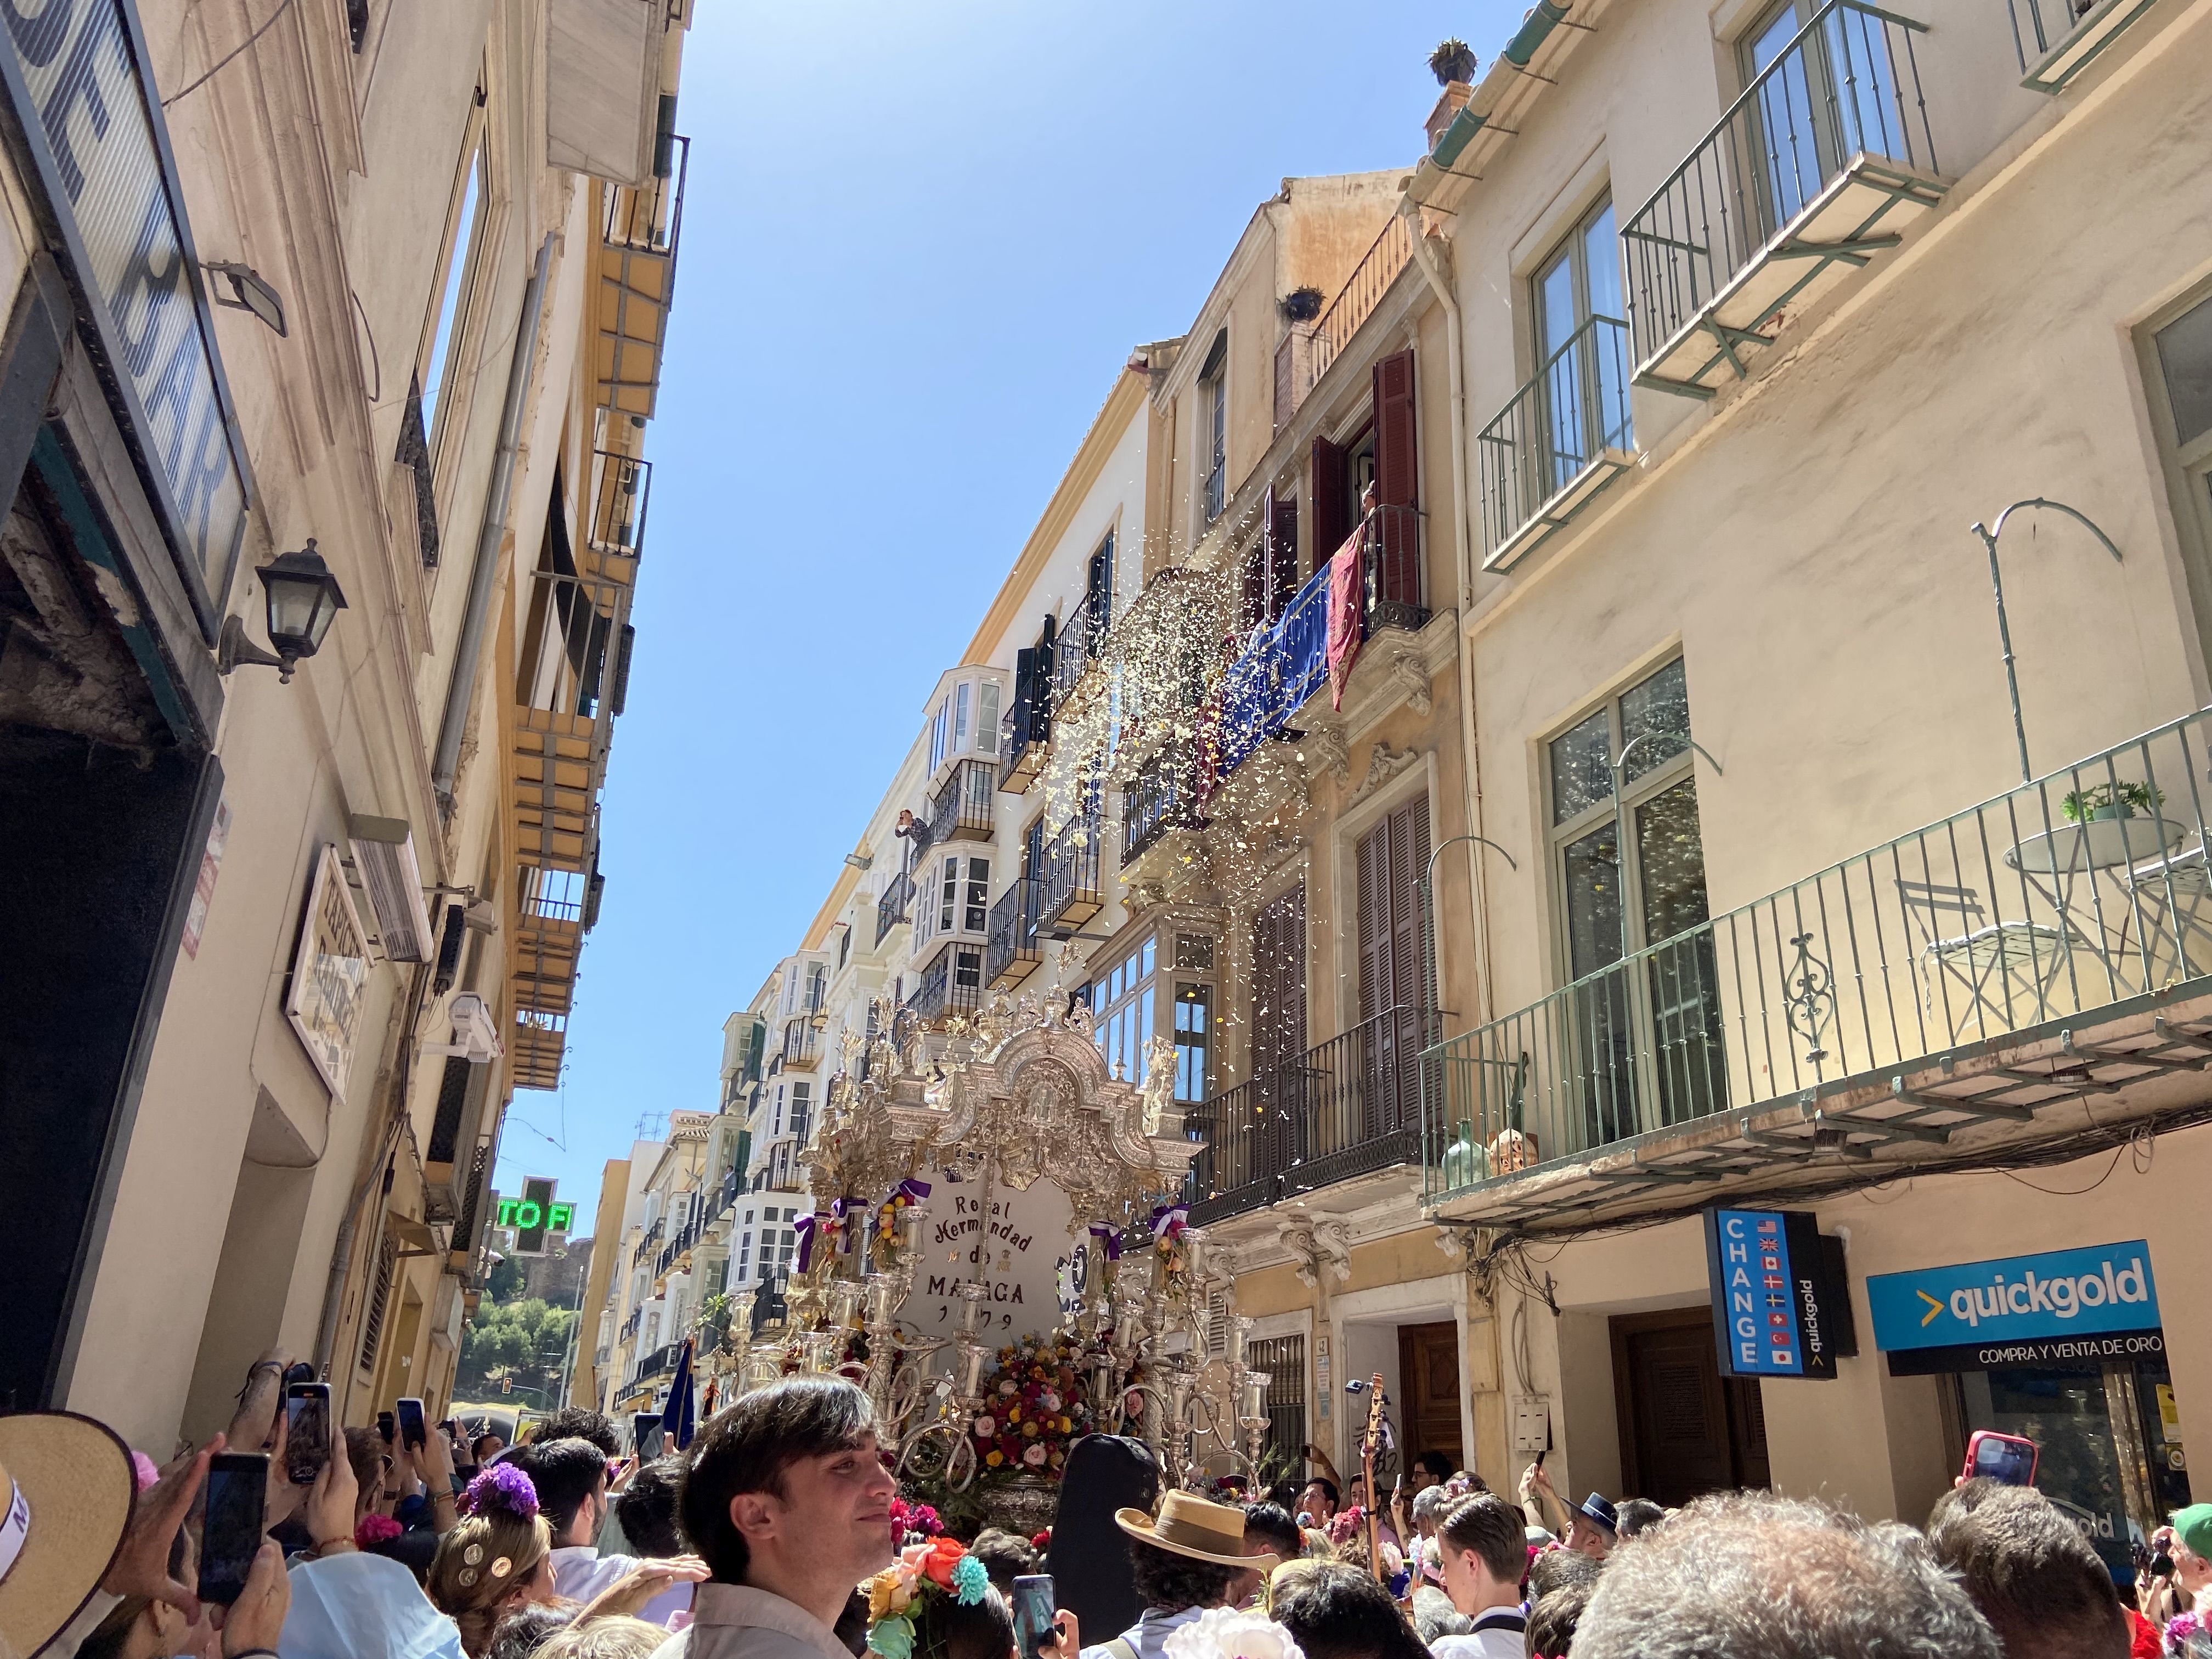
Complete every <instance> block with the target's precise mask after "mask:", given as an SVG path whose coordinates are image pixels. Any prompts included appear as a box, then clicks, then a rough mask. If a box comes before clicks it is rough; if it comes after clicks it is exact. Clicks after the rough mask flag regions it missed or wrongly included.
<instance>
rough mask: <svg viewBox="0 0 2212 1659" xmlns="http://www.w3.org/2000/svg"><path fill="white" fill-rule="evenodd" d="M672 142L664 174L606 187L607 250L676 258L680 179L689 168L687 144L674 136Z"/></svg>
mask: <svg viewBox="0 0 2212 1659" xmlns="http://www.w3.org/2000/svg"><path fill="white" fill-rule="evenodd" d="M671 142H672V143H674V145H675V152H674V155H673V158H672V165H671V167H669V169H668V172H667V173H666V174H665V175H661V176H655V177H653V178H651V179H647V180H646V181H645V182H644V183H643V184H641V185H608V186H607V208H606V220H605V227H604V234H605V239H606V243H607V246H609V247H616V248H622V249H624V250H626V251H628V252H632V253H661V254H665V255H666V256H667V257H668V258H670V259H671V260H673V259H674V258H676V248H677V244H678V242H679V241H681V240H682V239H683V235H684V173H685V172H686V171H687V170H688V169H689V168H690V165H691V141H690V139H689V138H686V137H684V136H683V135H682V134H681V133H678V134H676V135H675V136H674V137H673V138H672V140H671Z"/></svg>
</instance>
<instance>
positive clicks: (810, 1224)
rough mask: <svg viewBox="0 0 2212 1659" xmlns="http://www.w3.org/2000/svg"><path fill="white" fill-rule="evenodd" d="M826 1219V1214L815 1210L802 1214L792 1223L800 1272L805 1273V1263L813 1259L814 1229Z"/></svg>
mask: <svg viewBox="0 0 2212 1659" xmlns="http://www.w3.org/2000/svg"><path fill="white" fill-rule="evenodd" d="M827 1219H828V1218H827V1217H826V1216H823V1215H822V1214H820V1213H819V1212H817V1213H816V1214H813V1215H803V1216H801V1217H799V1219H798V1220H796V1221H794V1222H793V1223H792V1225H791V1231H792V1232H793V1235H794V1236H795V1237H797V1238H798V1240H799V1262H798V1270H799V1272H800V1273H805V1271H806V1264H807V1263H808V1262H810V1261H813V1260H814V1231H815V1229H816V1228H817V1227H819V1226H820V1225H822V1224H823V1221H825V1220H827Z"/></svg>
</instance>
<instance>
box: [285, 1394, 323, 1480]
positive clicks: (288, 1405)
mask: <svg viewBox="0 0 2212 1659" xmlns="http://www.w3.org/2000/svg"><path fill="white" fill-rule="evenodd" d="M330 1459H331V1385H330V1384H329V1383H293V1384H292V1385H291V1386H290V1387H289V1388H288V1389H286V1390H285V1391H284V1475H285V1478H286V1479H287V1480H289V1481H291V1483H292V1484H293V1485H294V1486H313V1485H314V1483H315V1477H316V1476H317V1475H319V1474H321V1473H322V1472H323V1465H324V1464H325V1463H327V1462H330Z"/></svg>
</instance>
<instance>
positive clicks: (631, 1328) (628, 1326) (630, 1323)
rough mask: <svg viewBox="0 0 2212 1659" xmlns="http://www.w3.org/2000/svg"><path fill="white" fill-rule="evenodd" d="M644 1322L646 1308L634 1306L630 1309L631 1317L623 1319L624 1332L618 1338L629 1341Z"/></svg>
mask: <svg viewBox="0 0 2212 1659" xmlns="http://www.w3.org/2000/svg"><path fill="white" fill-rule="evenodd" d="M643 1322H645V1310H644V1309H642V1308H632V1309H631V1310H629V1318H627V1319H625V1320H623V1322H622V1334H621V1336H620V1337H618V1338H617V1340H618V1341H623V1342H627V1341H629V1340H630V1338H632V1337H633V1336H635V1335H636V1334H637V1328H638V1327H639V1326H640V1325H641V1324H642V1323H643Z"/></svg>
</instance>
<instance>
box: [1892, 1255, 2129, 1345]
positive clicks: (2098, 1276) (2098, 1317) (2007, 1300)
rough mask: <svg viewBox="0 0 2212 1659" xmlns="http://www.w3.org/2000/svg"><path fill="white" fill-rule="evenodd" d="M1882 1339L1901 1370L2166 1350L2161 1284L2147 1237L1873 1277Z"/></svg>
mask: <svg viewBox="0 0 2212 1659" xmlns="http://www.w3.org/2000/svg"><path fill="white" fill-rule="evenodd" d="M1867 1303H1868V1305H1869V1307H1870V1308H1871V1309H1872V1310H1873V1311H1874V1338H1875V1346H1877V1347H1879V1348H1881V1350H1882V1351H1883V1352H1886V1353H1887V1354H1888V1355H1889V1369H1890V1372H1891V1374H1892V1375H1893V1376H1923V1375H1926V1374H1929V1373H1931V1372H1936V1371H1975V1370H1989V1369H1990V1367H1992V1366H2000V1367H2001V1366H2009V1365H2048V1364H2067V1363H2072V1362H2078V1361H2082V1360H2087V1361H2091V1362H2098V1361H2103V1360H2107V1359H2129V1358H2136V1357H2138V1356H2142V1355H2151V1354H2159V1353H2163V1352H2165V1348H2166V1342H2165V1337H2164V1335H2163V1334H2162V1333H2161V1331H2160V1327H2159V1312H2158V1285H2157V1282H2156V1280H2155V1279H2153V1278H2152V1276H2151V1270H2150V1246H2149V1245H2148V1244H2146V1243H2144V1242H2143V1241H2142V1240H2141V1239H2139V1238H2138V1239H2134V1240H2131V1241H2130V1242H2129V1243H2124V1244H2097V1245H2092V1246H2089V1247H2088V1248H2087V1249H2075V1250H2046V1251H2044V1252H2042V1253H2040V1254H2039V1255H2015V1256H2003V1257H2000V1258H1998V1259H1996V1260H1994V1261H1966V1262H1960V1263H1958V1264H1956V1265H1954V1266H1951V1267H1922V1268H1918V1269H1916V1270H1914V1271H1912V1272H1910V1273H1876V1274H1875V1275H1874V1276H1872V1277H1871V1278H1869V1279H1868V1280H1867Z"/></svg>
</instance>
